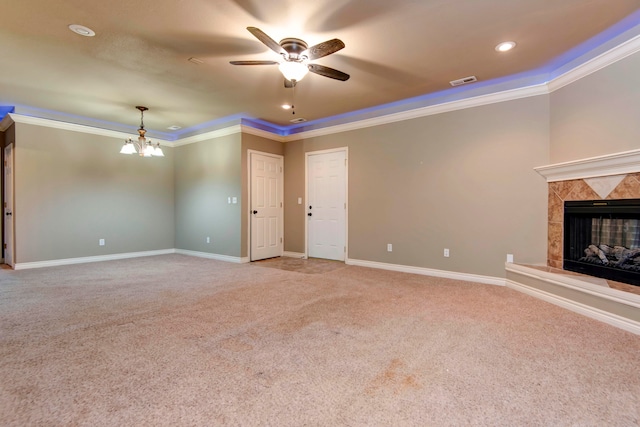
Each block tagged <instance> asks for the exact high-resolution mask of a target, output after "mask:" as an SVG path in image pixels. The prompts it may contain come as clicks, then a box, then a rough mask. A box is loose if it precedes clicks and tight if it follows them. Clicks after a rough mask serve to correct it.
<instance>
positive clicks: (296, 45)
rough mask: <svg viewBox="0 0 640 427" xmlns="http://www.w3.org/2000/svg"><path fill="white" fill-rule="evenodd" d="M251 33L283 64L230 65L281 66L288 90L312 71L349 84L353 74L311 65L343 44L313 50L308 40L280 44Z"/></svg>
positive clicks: (322, 45) (287, 40)
mask: <svg viewBox="0 0 640 427" xmlns="http://www.w3.org/2000/svg"><path fill="white" fill-rule="evenodd" d="M247 30H249V32H250V33H251V34H253V36H254V37H255V38H257V39H258V40H260V41H261V42H262V43H264V44H265V45H266V46H267V47H268V48H269V49H271V50H272V51H274V52H275V53H277V54H279V55H281V56H282V59H283V61H280V62H278V61H230V63H231V64H232V65H278V66H279V67H278V68H279V69H280V72H282V74H283V75H284V78H285V80H284V86H285V87H288V88H291V87H294V86H295V85H296V83H297V82H299V81H300V80H302V78H303V77H304V76H305V75H306V74H307V72H309V71H311V72H312V73H314V74H318V75H321V76H324V77H329V78H331V79H336V80H340V81H346V80H349V74H346V73H343V72H342V71H338V70H336V69H333V68H329V67H325V66H324V65H320V64H311V63H309V61H312V60H314V59H318V58H322V57H324V56H327V55H331V54H332V53H335V52H337V51H339V50H340V49H342V48H344V46H345V45H344V43H343V42H342V40H339V39H331V40H327V41H326V42H322V43H319V44H317V45H314V46H311V47H309V46H308V45H307V43H306V42H305V41H304V40H300V39H296V38H291V37H288V38H285V39H282V40H281V41H280V43H277V42H276V41H275V40H273V39H272V38H271V37H269V36H268V35H267V34H266V33H265V32H264V31H262V30H261V29H259V28H256V27H247Z"/></svg>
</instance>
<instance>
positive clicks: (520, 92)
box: [0, 36, 640, 180]
mask: <svg viewBox="0 0 640 427" xmlns="http://www.w3.org/2000/svg"><path fill="white" fill-rule="evenodd" d="M637 52H640V36H636V37H634V38H632V39H630V40H628V41H626V42H623V43H621V44H619V45H617V46H615V47H614V48H612V49H610V50H608V51H607V52H604V53H603V54H601V55H598V56H597V57H595V58H593V59H591V60H588V61H586V62H584V63H582V64H580V65H578V66H576V67H575V68H573V69H571V70H569V71H567V72H566V73H564V74H562V75H560V76H558V77H555V78H553V79H552V80H550V81H548V82H546V83H540V84H537V85H532V86H526V87H521V88H516V89H510V90H504V91H500V92H494V93H490V94H485V95H479V96H474V97H469V98H465V99H461V100H456V101H450V102H443V103H440V104H434V105H429V106H425V107H419V108H414V109H410V110H406V111H402V112H396V113H390V114H384V115H381V116H378V117H373V118H366V119H362V120H356V121H353V122H349V123H342V124H338V125H334V126H327V127H323V128H318V129H312V130H308V131H303V132H299V133H293V134H289V135H286V136H282V135H279V134H277V133H275V132H273V131H270V130H264V129H259V128H256V127H253V126H251V125H250V124H236V125H231V126H228V127H225V128H221V129H217V130H214V131H209V132H205V133H202V134H198V135H193V136H189V137H186V138H179V139H177V140H176V141H167V140H162V139H160V140H159V139H158V138H154V140H156V141H159V142H161V143H162V144H163V145H165V146H168V147H179V146H182V145H188V144H194V143H197V142H201V141H206V140H209V139H214V138H220V137H224V136H228V135H233V134H237V133H248V134H251V135H256V136H259V137H262V138H266V139H270V140H273V141H278V142H282V143H285V142H289V141H296V140H301V139H306V138H313V137H319V136H326V135H331V134H335V133H341V132H348V131H352V130H358V129H364V128H369V127H374V126H380V125H385V124H390V123H396V122H401V121H405V120H411V119H415V118H420V117H426V116H431V115H436V114H441V113H447V112H452V111H457V110H463V109H467V108H473V107H480V106H483V105H489V104H495V103H499V102H506V101H512V100H516V99H521V98H528V97H533V96H539V95H548V94H550V93H552V92H554V91H556V90H558V89H560V88H562V87H564V86H567V85H569V84H571V83H574V82H576V81H577V80H579V79H581V78H583V77H586V76H588V75H590V74H593V73H595V72H597V71H599V70H601V69H603V68H605V67H607V66H609V65H611V64H613V63H615V62H617V61H620V60H622V59H624V58H626V57H628V56H630V55H633V54H634V53H637ZM14 122H16V123H27V124H32V125H36V126H46V127H51V128H56V129H64V130H70V131H74V132H83V133H88V134H94V135H102V136H108V137H116V138H124V139H127V138H129V137H130V136H131V135H130V134H128V133H125V132H121V131H113V130H108V129H101V128H96V127H91V126H86V125H79V124H73V123H68V122H62V121H58V120H52V119H45V118H38V117H32V116H26V115H21V114H16V113H8V114H7V115H6V116H5V118H4V119H3V120H2V121H1V122H0V131H5V130H6V129H8V128H9V126H11V124H12V123H14ZM552 166H553V165H552ZM549 167H551V166H544V167H541V169H540V172H539V173H541V174H543V173H544V172H545V171H546V169H544V168H549ZM536 170H538V168H536ZM605 170H606V169H605ZM615 173H619V172H615ZM622 173H626V172H622ZM543 176H544V175H543ZM598 176H602V175H598ZM548 179H549V178H548ZM551 179H555V178H551ZM561 179H565V178H561ZM566 179H570V178H566ZM558 180H560V179H558Z"/></svg>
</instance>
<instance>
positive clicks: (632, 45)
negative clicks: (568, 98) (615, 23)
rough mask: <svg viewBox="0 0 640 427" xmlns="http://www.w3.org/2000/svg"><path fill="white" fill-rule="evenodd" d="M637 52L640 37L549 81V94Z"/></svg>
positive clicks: (639, 46) (639, 50) (638, 50)
mask: <svg viewBox="0 0 640 427" xmlns="http://www.w3.org/2000/svg"><path fill="white" fill-rule="evenodd" d="M637 52H640V36H636V37H634V38H632V39H630V40H627V41H626V42H624V43H621V44H619V45H618V46H616V47H614V48H613V49H610V50H608V51H607V52H604V53H602V54H600V55H598V56H596V57H595V58H593V59H591V60H589V61H586V62H584V63H582V64H580V65H578V66H577V67H575V68H573V69H571V70H570V71H568V72H566V73H564V74H562V75H560V76H558V77H556V78H554V79H553V80H551V81H549V83H548V86H549V92H554V91H556V90H558V89H561V88H563V87H565V86H567V85H569V84H571V83H573V82H575V81H578V80H580V79H581V78H583V77H586V76H588V75H590V74H593V73H595V72H596V71H599V70H601V69H603V68H605V67H608V66H609V65H612V64H614V63H616V62H618V61H620V60H622V59H624V58H626V57H628V56H631V55H633V54H634V53H637Z"/></svg>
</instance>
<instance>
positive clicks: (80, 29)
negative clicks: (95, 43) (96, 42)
mask: <svg viewBox="0 0 640 427" xmlns="http://www.w3.org/2000/svg"><path fill="white" fill-rule="evenodd" d="M69 29H70V30H71V31H73V32H74V33H76V34H80V35H81V36H85V37H93V36H95V35H96V32H95V31H93V30H92V29H91V28H88V27H85V26H84V25H78V24H71V25H69Z"/></svg>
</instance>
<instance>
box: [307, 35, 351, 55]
mask: <svg viewBox="0 0 640 427" xmlns="http://www.w3.org/2000/svg"><path fill="white" fill-rule="evenodd" d="M343 48H344V43H343V42H342V40H340V39H331V40H327V41H326V42H322V43H319V44H317V45H314V46H311V47H310V48H308V49H307V50H305V51H303V52H302V53H301V54H300V56H306V57H307V58H309V59H318V58H322V57H323V56H327V55H331V54H332V53H335V52H337V51H339V50H340V49H343Z"/></svg>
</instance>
